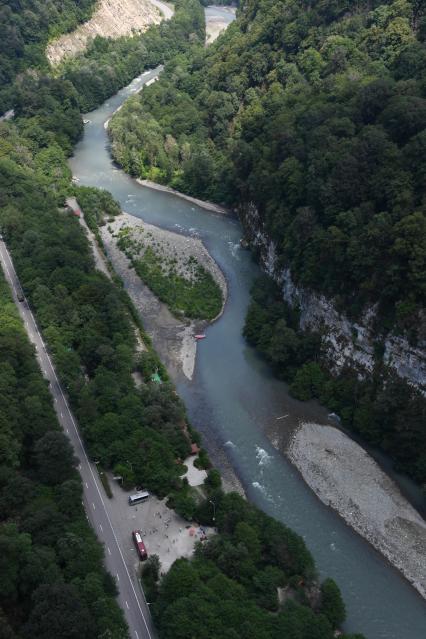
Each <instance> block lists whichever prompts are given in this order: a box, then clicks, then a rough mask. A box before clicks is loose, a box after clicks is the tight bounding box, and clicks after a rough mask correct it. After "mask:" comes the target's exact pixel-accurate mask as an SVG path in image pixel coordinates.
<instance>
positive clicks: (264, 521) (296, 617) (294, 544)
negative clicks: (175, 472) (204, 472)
mask: <svg viewBox="0 0 426 639" xmlns="http://www.w3.org/2000/svg"><path fill="white" fill-rule="evenodd" d="M209 496H210V498H211V499H214V500H215V503H216V505H217V510H216V512H217V518H216V521H215V522H214V523H215V524H216V526H217V529H218V534H217V535H215V536H214V537H212V538H211V539H210V540H209V541H208V542H204V543H203V544H201V543H199V544H198V547H197V548H196V551H195V556H194V557H193V558H192V559H191V560H187V559H179V560H178V561H176V562H175V563H174V564H173V566H172V568H171V569H170V571H169V572H168V573H167V575H166V576H165V577H163V578H162V579H161V580H160V582H159V583H158V582H156V577H157V574H158V570H156V566H155V559H154V560H151V565H148V566H147V567H146V569H145V570H144V572H143V580H144V583H145V587H147V586H148V587H149V590H148V592H149V597H150V601H151V602H152V606H151V609H152V612H153V615H154V619H155V620H156V622H157V625H158V628H159V631H160V636H161V637H162V638H163V639H187V637H189V636H191V637H195V636H202V637H203V639H217V638H218V637H223V638H224V639H237V638H238V639H281V638H282V637H285V638H286V639H332V637H334V636H335V634H334V631H335V629H336V628H337V627H338V626H340V625H341V623H342V622H343V621H344V619H345V606H344V603H343V601H342V599H341V596H340V593H339V590H338V588H337V586H336V584H335V583H334V581H333V580H331V579H326V580H325V581H324V582H323V584H322V585H321V587H320V586H319V585H318V584H317V583H316V582H315V581H313V580H312V578H313V577H314V575H315V568H314V565H313V562H312V557H311V556H310V554H309V552H307V550H306V547H305V545H304V543H303V541H302V539H301V538H300V537H298V536H297V535H295V534H294V533H293V532H292V531H291V530H289V529H288V528H286V527H285V526H283V525H282V524H281V523H279V522H277V521H275V520H274V519H272V518H271V517H268V516H267V515H265V514H264V513H263V512H261V511H259V510H258V509H257V508H256V507H254V506H252V505H250V504H248V503H247V501H245V500H244V499H243V498H242V497H240V496H239V495H237V494H235V493H232V494H228V495H224V494H223V493H221V491H220V490H217V489H216V490H214V491H212V492H211V493H210V495H209ZM211 512H212V509H211V505H210V502H207V503H206V505H203V506H201V508H199V509H198V511H197V513H196V516H197V517H198V518H199V520H200V521H201V522H202V523H205V524H207V523H209V524H211V523H212V520H211ZM201 628H202V630H200V629H201ZM341 636H342V639H362V636H361V635H350V636H349V635H341Z"/></svg>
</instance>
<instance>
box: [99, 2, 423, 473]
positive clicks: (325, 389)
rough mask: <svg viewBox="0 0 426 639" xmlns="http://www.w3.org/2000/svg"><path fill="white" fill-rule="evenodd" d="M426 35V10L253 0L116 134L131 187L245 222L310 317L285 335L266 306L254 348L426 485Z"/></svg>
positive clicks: (133, 109)
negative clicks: (210, 206) (209, 206)
mask: <svg viewBox="0 0 426 639" xmlns="http://www.w3.org/2000/svg"><path fill="white" fill-rule="evenodd" d="M425 36H426V19H425V3H424V2H409V1H406V0H402V1H400V0H398V1H396V2H391V1H380V0H374V1H373V2H370V1H369V2H366V1H364V0H362V1H361V2H357V3H351V2H348V1H346V0H336V1H335V2H332V3H330V2H327V3H324V2H322V1H320V0H314V1H313V2H310V3H309V4H308V5H306V3H305V2H301V1H299V0H281V1H278V2H276V1H272V0H247V1H246V2H243V3H242V4H241V6H240V8H239V10H238V14H237V20H236V21H235V22H234V23H233V24H232V25H231V26H230V27H229V29H228V30H227V32H225V34H222V35H221V36H220V37H219V39H218V41H217V43H215V44H213V45H211V46H210V47H209V48H208V50H207V51H203V50H201V49H200V48H198V49H193V50H192V52H191V54H190V55H188V56H186V57H185V58H183V57H181V58H179V59H178V60H176V61H174V62H171V63H169V65H168V66H167V67H166V70H165V73H164V76H163V77H162V79H161V80H160V81H159V82H157V83H156V84H155V85H154V86H152V87H149V89H148V90H146V91H144V92H142V94H141V95H140V96H137V97H135V98H132V99H131V100H129V101H128V103H127V104H126V105H125V106H124V108H123V109H122V110H121V111H120V113H118V114H117V115H116V116H115V117H114V118H113V119H112V121H111V123H110V129H109V130H110V133H111V137H112V150H113V154H114V157H115V159H116V160H117V161H118V162H119V163H120V164H121V165H122V166H123V167H124V169H125V170H127V171H128V172H130V173H131V174H133V175H137V176H140V177H143V178H148V179H151V180H156V181H158V182H162V183H165V184H169V185H171V186H172V187H174V188H175V189H177V190H181V191H184V192H185V193H188V194H190V195H194V196H196V197H201V198H205V199H209V200H213V201H217V202H224V203H227V204H228V205H231V206H234V207H236V208H238V210H239V213H240V217H241V220H242V223H243V226H244V229H245V232H246V235H247V239H248V240H249V242H250V244H251V246H252V247H253V248H254V250H255V252H256V253H257V255H258V257H259V259H260V261H261V262H262V263H263V265H264V267H265V270H267V272H268V273H269V274H270V275H271V276H272V277H273V278H274V279H275V281H276V282H277V283H278V285H279V289H280V296H281V299H282V298H284V299H285V300H286V302H287V303H288V304H289V305H290V306H291V307H292V308H294V309H297V310H298V311H299V314H298V315H297V324H298V327H297V329H296V325H295V324H293V325H291V329H289V330H287V328H289V327H288V326H287V322H288V319H286V317H285V313H281V310H280V311H279V312H277V310H276V308H277V307H276V303H277V300H276V299H274V302H273V303H272V304H271V306H270V311H268V312H269V315H268V313H266V314H265V308H264V306H265V304H264V301H265V300H263V302H261V303H260V305H258V306H260V310H259V309H257V310H256V313H257V320H258V321H257V320H256V321H254V322H252V323H253V326H254V327H255V330H254V331H251V332H252V333H256V334H257V336H258V337H259V339H257V340H254V341H253V343H256V345H258V346H259V347H260V348H261V350H262V352H264V353H265V354H266V355H267V357H268V359H269V360H270V361H272V363H273V364H274V367H275V368H276V370H278V372H279V373H280V374H281V376H283V377H285V378H286V379H288V380H289V381H290V382H293V381H295V380H296V378H295V376H296V375H297V374H298V367H302V368H301V372H300V374H298V375H299V376H298V379H297V380H296V381H297V384H295V386H294V388H295V392H296V389H297V395H298V396H299V397H301V398H302V396H303V397H304V398H309V397H311V396H316V397H318V398H320V399H321V400H322V401H325V402H326V404H327V405H328V406H330V408H331V409H332V410H335V411H336V412H339V414H341V415H342V418H343V419H344V421H345V423H346V424H347V425H348V426H350V427H353V428H356V429H357V430H359V431H360V432H362V433H363V434H364V435H365V436H366V437H367V438H368V439H369V440H370V441H372V442H373V443H375V444H379V445H381V446H383V447H384V448H385V449H386V450H388V451H389V452H390V453H391V454H392V455H393V457H394V458H395V459H397V460H398V463H399V464H400V465H401V467H403V468H404V469H405V470H408V471H409V472H411V473H412V474H413V475H414V476H415V477H417V478H418V479H419V480H420V481H424V479H425V478H426V458H425V457H424V454H423V452H422V451H423V450H424V449H425V445H426V444H425V431H424V426H422V420H423V416H424V414H425V402H424V399H423V398H422V396H421V395H420V393H417V392H416V391H415V388H418V389H420V390H424V389H425V388H426V356H425V340H426V325H425V319H426V313H425V310H424V299H425V293H426V266H425V260H426V220H425V199H424V193H425V186H426V172H425V163H424V157H425V143H426V129H425V125H426V99H425V98H426V47H425ZM252 320H253V318H251V321H252ZM256 322H257V323H256ZM261 329H262V330H261ZM291 331H293V333H296V332H297V331H301V334H300V335H299V336H298V339H299V338H300V339H301V341H300V342H299V341H297V340H293V342H294V343H296V341H297V343H298V344H299V345H300V346H302V343H303V340H304V339H305V338H306V335H305V334H306V332H307V331H310V332H315V333H317V334H319V337H320V339H319V340H317V341H315V340H314V343H315V344H316V346H315V344H314V345H313V344H312V343H310V344H309V346H308V347H307V348H304V349H303V350H302V349H301V348H299V349H296V350H295V349H294V344H292V343H290V342H289V341H288V340H289V339H290V337H292V336H293V333H291ZM302 333H303V334H302ZM260 336H262V337H261V338H260ZM259 341H260V342H261V343H259V344H258V343H257V342H259ZM292 358H293V359H292ZM304 358H305V359H304ZM305 364H306V366H307V368H306V366H305ZM304 366H305V368H303V367H304ZM318 370H319V373H318ZM330 371H331V373H332V374H333V376H334V378H335V381H333V380H331V381H329V376H328V374H329V372H330ZM317 373H318V375H317ZM315 375H316V376H317V377H316V379H314V377H315ZM342 376H343V377H342ZM401 379H403V380H406V381H407V382H408V383H407V384H405V383H404V384H403V383H401ZM336 380H337V381H336ZM339 380H343V381H339ZM360 380H364V381H363V382H361V381H360ZM339 385H340V386H339Z"/></svg>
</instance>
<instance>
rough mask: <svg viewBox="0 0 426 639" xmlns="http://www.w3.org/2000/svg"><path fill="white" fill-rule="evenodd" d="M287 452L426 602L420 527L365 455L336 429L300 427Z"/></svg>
mask: <svg viewBox="0 0 426 639" xmlns="http://www.w3.org/2000/svg"><path fill="white" fill-rule="evenodd" d="M287 453H288V456H289V458H290V459H291V461H292V462H293V463H294V464H295V466H296V467H297V468H298V470H299V471H300V473H301V475H302V477H303V478H304V480H305V481H306V483H307V484H308V485H309V486H310V488H312V490H313V491H314V492H315V494H316V495H317V496H318V497H319V498H320V499H321V501H322V502H323V503H324V504H326V505H327V506H330V507H331V508H333V509H334V510H336V511H337V512H338V513H339V514H340V515H341V516H342V517H343V519H344V520H345V521H346V522H347V523H348V524H349V525H350V526H351V527H352V528H353V529H354V530H356V531H357V532H358V533H359V534H360V535H362V536H363V537H365V539H367V540H368V541H369V542H370V543H371V544H372V545H373V546H374V547H375V548H376V549H377V550H378V551H379V552H381V553H382V554H383V555H384V556H385V557H386V558H387V559H388V560H389V561H390V562H391V563H392V564H393V565H394V566H395V567H396V568H398V569H399V570H400V571H401V572H402V574H403V575H404V576H405V577H406V578H407V579H408V581H410V583H411V584H412V585H413V586H414V588H416V590H418V592H419V593H420V594H421V595H422V596H423V597H424V598H426V524H425V522H424V520H423V519H422V517H421V516H420V515H419V513H418V512H417V511H416V510H415V509H414V508H413V507H412V506H411V505H410V504H409V503H408V501H407V500H406V499H405V498H404V497H403V496H402V494H401V493H400V491H399V489H398V487H397V486H396V485H395V483H394V482H393V481H392V480H391V479H390V478H389V477H388V476H387V475H386V474H385V473H384V472H383V471H382V470H381V469H380V468H379V466H378V464H377V463H376V462H375V461H374V460H373V459H372V458H371V457H370V456H369V455H368V454H367V453H366V451H365V450H364V449H363V448H361V446H359V445H358V444H357V443H356V442H354V441H353V440H352V439H350V437H348V436H347V435H345V434H344V433H342V432H341V431H340V430H338V429H337V428H334V427H332V426H321V425H320V424H314V423H303V424H301V425H300V427H299V428H298V429H297V431H296V432H295V433H294V435H293V437H292V439H291V441H290V444H289V446H288V451H287Z"/></svg>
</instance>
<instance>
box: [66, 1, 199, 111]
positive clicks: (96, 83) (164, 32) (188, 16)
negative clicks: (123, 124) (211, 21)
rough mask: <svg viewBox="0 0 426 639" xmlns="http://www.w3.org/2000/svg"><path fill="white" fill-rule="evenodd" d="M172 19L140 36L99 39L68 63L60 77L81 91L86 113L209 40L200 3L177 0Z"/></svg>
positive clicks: (82, 107) (80, 96) (80, 95)
mask: <svg viewBox="0 0 426 639" xmlns="http://www.w3.org/2000/svg"><path fill="white" fill-rule="evenodd" d="M174 9H175V13H174V15H173V17H172V18H171V19H170V20H167V21H164V22H162V23H161V24H160V25H158V26H152V27H150V28H149V29H148V30H147V31H146V32H145V33H144V34H142V35H141V36H138V37H130V36H128V37H121V38H116V39H112V38H100V37H96V38H95V39H94V40H93V43H92V44H91V45H89V47H88V49H87V51H85V52H84V53H82V54H80V55H78V56H76V57H75V58H73V59H70V60H68V61H66V62H65V63H64V64H63V65H62V67H61V68H60V69H59V73H60V75H61V76H62V77H63V78H64V79H67V80H70V81H71V82H72V83H73V85H74V87H75V88H76V89H77V92H78V96H79V104H80V107H81V110H82V111H90V110H91V109H94V108H95V107H97V106H98V105H99V104H101V103H102V102H103V101H104V100H106V98H108V97H109V96H110V95H112V94H114V93H116V91H118V89H121V87H123V86H125V85H126V84H128V83H129V82H130V81H131V80H133V78H135V77H136V76H137V75H138V74H139V73H141V72H142V71H143V70H144V69H146V68H151V67H155V66H157V65H159V64H163V63H164V62H166V61H167V60H171V59H173V58H175V57H176V56H179V55H180V54H182V53H185V52H187V51H188V50H189V48H190V47H192V46H193V45H194V44H196V43H198V44H202V43H203V42H204V40H205V23H204V13H203V10H202V7H201V5H200V3H199V2H198V0H176V2H175V3H174Z"/></svg>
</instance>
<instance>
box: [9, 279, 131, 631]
mask: <svg viewBox="0 0 426 639" xmlns="http://www.w3.org/2000/svg"><path fill="white" fill-rule="evenodd" d="M0 309H1V311H0V360H1V375H0V380H1V381H0V405H1V411H0V440H1V446H0V448H1V453H0V636H1V637H4V638H5V639H6V638H7V639H15V638H17V637H22V638H23V639H26V638H28V639H29V638H30V637H39V638H40V639H48V638H49V637H55V639H61V638H63V639H66V638H70V637H76V636H78V637H79V638H81V639H86V638H87V639H89V638H91V637H101V636H110V637H116V638H117V639H126V637H127V631H126V625H125V622H124V618H123V615H122V612H121V610H120V609H119V607H118V605H117V603H116V601H115V594H116V588H115V584H114V582H113V580H112V578H111V577H110V576H109V575H108V574H107V573H106V572H105V570H104V568H103V565H102V559H103V551H102V548H101V546H100V545H99V544H98V542H97V540H96V537H95V535H94V533H93V531H92V530H91V528H90V527H89V525H88V523H87V520H86V516H85V513H84V510H83V507H82V487H81V481H80V477H79V475H78V473H77V471H76V469H75V465H76V460H75V459H74V456H73V451H72V448H71V446H70V444H69V442H68V439H67V438H66V437H65V435H64V434H63V433H62V432H61V431H60V430H59V425H58V422H57V420H56V415H55V413H54V410H53V407H52V401H51V397H50V393H49V391H48V389H47V385H46V382H45V381H44V380H43V378H42V375H41V371H40V369H39V367H38V364H37V363H36V360H35V354H34V349H33V347H32V346H31V345H30V343H29V342H28V339H27V336H26V334H25V330H24V327H23V325H22V323H21V320H20V319H19V316H18V313H17V310H16V308H15V305H14V303H13V301H12V298H11V295H10V292H9V289H8V286H7V284H6V282H5V281H4V279H3V275H2V274H1V275H0ZM70 628H72V633H71V632H70Z"/></svg>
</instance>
